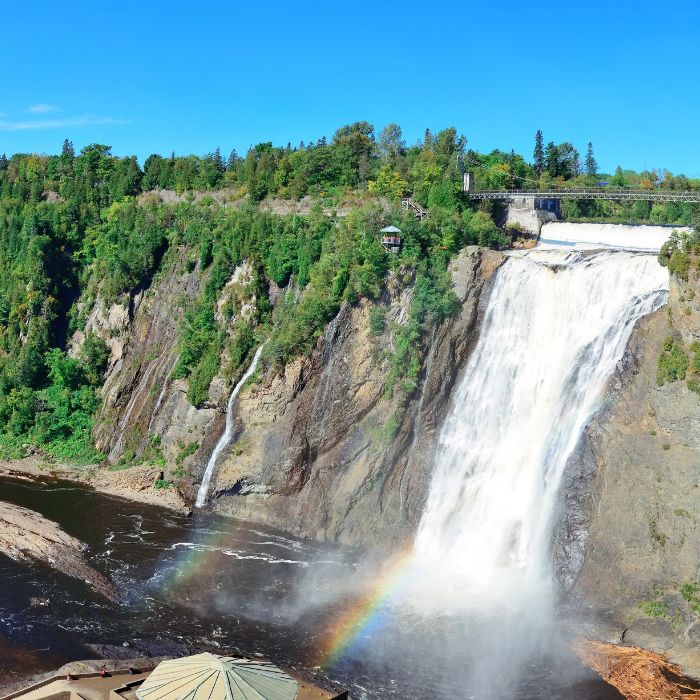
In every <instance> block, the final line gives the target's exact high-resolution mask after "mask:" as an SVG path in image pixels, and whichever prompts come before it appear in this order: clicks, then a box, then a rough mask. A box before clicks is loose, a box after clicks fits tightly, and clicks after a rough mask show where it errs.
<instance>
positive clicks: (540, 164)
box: [533, 129, 544, 175]
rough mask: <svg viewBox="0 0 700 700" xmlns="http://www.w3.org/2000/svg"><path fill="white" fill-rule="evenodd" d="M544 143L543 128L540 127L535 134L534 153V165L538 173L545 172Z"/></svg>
mask: <svg viewBox="0 0 700 700" xmlns="http://www.w3.org/2000/svg"><path fill="white" fill-rule="evenodd" d="M542 143H543V137H542V130H541V129H538V130H537V133H536V134H535V152H534V153H533V157H534V161H535V162H534V163H533V165H534V167H535V172H536V173H537V174H538V175H541V174H542V173H543V172H544V147H543V145H542Z"/></svg>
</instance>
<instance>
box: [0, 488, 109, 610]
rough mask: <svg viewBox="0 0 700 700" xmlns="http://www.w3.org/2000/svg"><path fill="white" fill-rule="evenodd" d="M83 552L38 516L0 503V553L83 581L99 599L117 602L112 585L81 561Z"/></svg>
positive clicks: (54, 525)
mask: <svg viewBox="0 0 700 700" xmlns="http://www.w3.org/2000/svg"><path fill="white" fill-rule="evenodd" d="M85 549H86V546H85V545H84V544H83V543H82V542H80V541H79V540H76V539H75V538H74V537H71V536H70V535H68V534H66V533H65V532H64V531H63V530H61V528H60V527H59V526H58V525H57V524H56V523H54V522H53V521H51V520H47V519H46V518H44V517H43V516H42V515H40V514H39V513H36V512H34V511H33V510H28V509H27V508H22V507H20V506H16V505H13V504H11V503H4V502H2V501H0V553H2V554H5V555H7V556H9V557H11V558H12V559H16V560H19V561H26V560H34V561H39V562H42V563H44V564H47V565H49V566H51V567H53V568H54V569H56V570H57V571H60V572H62V573H64V574H66V575H67V576H72V577H73V578H76V579H79V580H81V581H85V582H86V583H87V584H88V585H89V586H90V587H91V588H93V589H94V590H95V591H96V592H97V593H99V594H100V595H102V596H104V597H105V598H107V599H108V600H112V601H116V600H117V593H116V591H115V590H114V587H113V586H112V584H111V583H110V582H109V581H108V580H107V578H106V577H105V576H103V575H102V574H101V573H99V572H98V571H95V570H94V569H93V568H92V567H91V566H90V565H89V564H87V562H86V561H85V560H84V558H83V552H84V550H85Z"/></svg>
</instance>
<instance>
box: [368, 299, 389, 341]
mask: <svg viewBox="0 0 700 700" xmlns="http://www.w3.org/2000/svg"><path fill="white" fill-rule="evenodd" d="M385 330H386V309H385V308H384V307H383V306H373V307H372V308H371V309H370V310H369V332H370V333H371V334H372V335H374V336H377V335H381V334H382V333H384V331H385Z"/></svg>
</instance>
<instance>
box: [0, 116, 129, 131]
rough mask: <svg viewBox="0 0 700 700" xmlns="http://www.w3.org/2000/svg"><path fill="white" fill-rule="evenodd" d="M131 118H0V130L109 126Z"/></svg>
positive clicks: (126, 122)
mask: <svg viewBox="0 0 700 700" xmlns="http://www.w3.org/2000/svg"><path fill="white" fill-rule="evenodd" d="M130 123H131V120H129V119H115V118H114V117H97V116H92V115H87V116H84V117H70V118H66V119H35V120H30V121H4V120H3V119H2V118H0V131H30V130H33V129H36V130H38V129H65V128H68V127H81V126H109V125H112V124H130Z"/></svg>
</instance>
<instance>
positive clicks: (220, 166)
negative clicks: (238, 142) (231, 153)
mask: <svg viewBox="0 0 700 700" xmlns="http://www.w3.org/2000/svg"><path fill="white" fill-rule="evenodd" d="M213 160H214V165H216V169H217V170H218V171H219V172H220V173H223V172H224V171H225V170H226V165H225V164H224V159H223V158H222V157H221V149H220V148H219V147H218V146H217V147H216V150H215V151H214V156H213Z"/></svg>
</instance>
